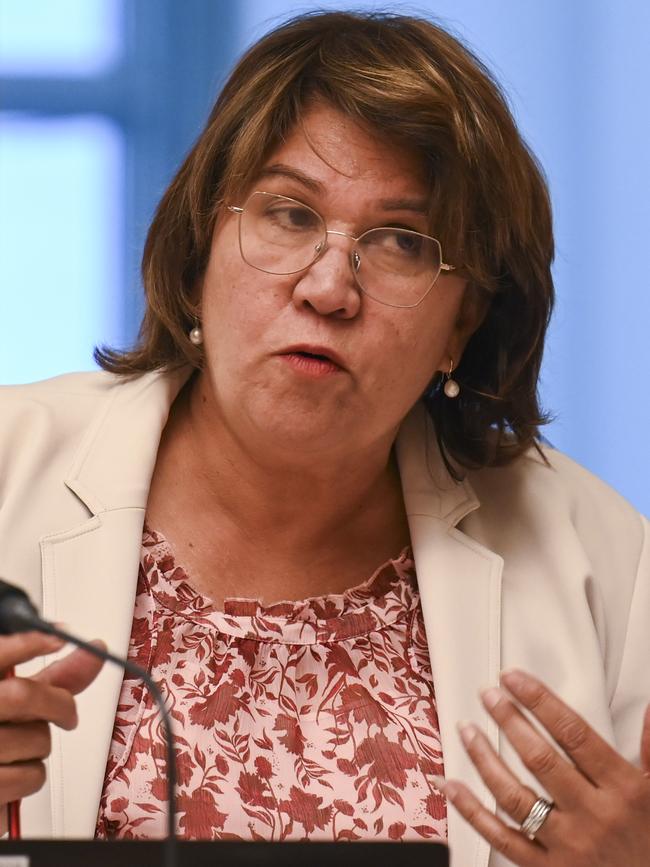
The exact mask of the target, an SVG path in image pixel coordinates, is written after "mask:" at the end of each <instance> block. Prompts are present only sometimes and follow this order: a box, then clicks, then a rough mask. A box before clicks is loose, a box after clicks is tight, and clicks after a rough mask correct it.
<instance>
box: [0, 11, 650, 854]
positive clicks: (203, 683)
mask: <svg viewBox="0 0 650 867" xmlns="http://www.w3.org/2000/svg"><path fill="white" fill-rule="evenodd" d="M552 253H553V249H552V234H551V221H550V209H549V203H548V197H547V192H546V189H545V186H544V183H543V181H542V178H541V175H540V172H539V170H538V168H537V166H536V164H535V162H534V160H533V158H532V157H531V156H530V154H529V153H528V151H527V150H526V147H525V145H524V144H523V142H522V140H521V138H520V137H519V135H518V133H517V131H516V129H515V126H514V123H513V121H512V118H511V116H510V114H509V112H508V110H507V108H506V106H505V103H504V101H503V99H502V97H501V95H500V94H499V91H498V89H497V88H496V86H495V85H494V83H493V82H492V81H491V79H490V78H489V76H488V74H487V72H486V71H485V70H484V69H483V68H482V67H481V65H480V64H479V63H478V61H477V60H476V59H475V58H474V57H473V56H472V55H471V54H470V53H469V52H468V51H467V50H466V49H465V48H463V47H462V46H461V45H459V44H458V42H456V41H455V40H454V39H453V38H452V37H450V36H449V35H448V34H446V33H445V32H443V31H442V30H440V29H439V28H437V27H435V26H433V25H431V24H429V23H427V22H425V21H421V20H417V19H410V18H405V17H400V16H396V17H393V16H367V15H351V14H344V13H329V14H319V15H312V16H306V17H302V18H298V19H296V20H294V21H293V22H290V23H288V24H286V25H283V26H281V27H279V28H278V29H277V30H276V31H274V32H272V33H271V34H269V35H268V36H266V37H265V38H264V39H262V40H261V41H260V42H259V43H258V44H257V45H255V46H253V48H252V49H251V50H250V51H249V52H248V54H247V55H246V56H245V57H244V58H243V59H242V61H241V62H240V64H239V65H238V67H237V68H236V69H235V71H234V72H233V74H232V76H231V78H230V80H229V81H228V83H227V84H226V86H225V88H224V91H223V93H222V94H221V96H220V98H219V100H218V101H217V103H216V105H215V108H214V110H213V112H212V114H211V117H210V119H209V120H208V124H207V126H206V129H205V131H204V133H203V134H202V136H201V138H200V139H199V141H198V143H197V144H196V146H195V148H194V149H193V151H192V152H191V153H190V155H189V157H188V158H187V160H186V162H185V164H184V165H183V167H182V168H181V170H180V172H179V174H178V176H177V177H176V179H175V180H174V182H173V183H172V185H171V187H170V189H169V190H168V192H167V193H166V195H165V196H164V198H163V200H162V203H161V205H160V207H159V209H158V212H157V214H156V217H155V219H154V222H153V225H152V228H151V230H150V234H149V238H148V241H147V245H146V249H145V255H144V263H143V274H144V283H145V289H146V293H147V310H146V314H145V319H144V323H143V328H142V335H141V340H140V343H139V344H138V346H137V347H136V348H135V349H134V350H133V351H131V352H117V351H112V350H107V349H104V350H101V351H99V352H98V355H97V357H98V360H99V361H100V364H101V365H102V366H103V367H104V369H105V371H107V373H101V374H87V375H73V376H65V377H62V378H59V379H56V380H52V381H49V382H46V383H40V384H35V385H33V386H26V387H21V388H10V389H5V390H4V392H3V394H2V397H1V399H2V415H3V420H4V421H3V434H2V440H1V445H0V448H1V451H0V466H1V467H2V476H1V477H2V498H1V500H0V502H1V503H2V508H1V509H0V539H1V540H2V544H1V545H0V557H1V558H2V559H1V560H0V570H1V571H2V573H3V575H4V576H5V577H7V578H8V579H9V580H14V581H16V580H20V581H22V583H23V585H24V586H25V588H26V589H27V590H28V592H29V594H30V595H31V597H32V598H33V599H34V600H35V601H37V602H38V603H39V604H40V606H41V608H42V610H43V612H44V614H45V616H46V617H49V618H51V619H56V620H61V621H64V622H65V623H67V624H68V625H69V627H70V628H71V629H73V630H77V631H81V632H83V633H85V634H91V633H92V634H96V635H101V636H102V637H103V638H105V639H106V640H107V642H108V644H109V646H110V647H111V648H112V649H113V650H115V651H116V652H120V653H126V651H127V649H128V651H129V655H130V656H131V658H133V659H136V660H137V661H139V662H140V663H141V664H144V665H147V666H148V667H149V668H150V670H151V672H152V674H153V676H154V677H155V678H156V679H157V680H158V681H159V682H160V683H161V684H162V687H163V690H164V692H165V693H166V695H167V696H168V700H169V703H170V705H171V707H172V713H173V715H174V716H175V719H176V721H177V724H178V732H177V733H178V735H179V739H178V741H177V746H176V753H177V761H178V764H179V770H180V782H181V785H180V792H179V798H178V811H179V831H180V833H181V834H182V835H185V836H188V837H214V838H219V839H223V838H232V837H238V838H245V839H259V838H263V839H275V840H278V839H305V838H307V839H330V840H331V839H340V840H342V839H363V838H372V839H376V838H378V837H379V838H381V837H384V838H386V839H422V838H426V839H448V841H449V844H450V846H451V849H452V853H453V859H454V864H456V865H462V867H464V865H469V864H481V865H487V864H488V862H489V864H490V865H502V864H506V863H508V862H507V861H506V857H505V856H506V855H507V858H508V859H509V861H510V862H514V863H516V864H521V865H542V864H548V865H565V864H569V863H571V864H572V865H574V867H577V865H587V864H589V865H593V864H601V865H619V864H621V863H623V862H625V863H629V864H630V865H632V864H634V865H640V864H643V863H646V860H647V851H648V850H649V849H650V832H649V830H648V828H650V822H648V819H649V818H650V780H649V779H648V776H647V772H648V770H650V745H649V741H650V735H649V731H650V720H648V718H647V714H646V717H645V721H644V712H645V707H646V704H647V701H648V696H650V674H649V671H648V666H647V659H648V650H649V649H650V646H649V639H648V635H649V630H648V628H647V627H648V623H647V620H648V610H649V608H648V603H649V601H650V600H649V596H650V582H649V580H648V568H647V557H648V554H647V543H646V546H645V547H644V533H645V532H647V528H646V525H645V524H644V522H643V519H641V518H640V516H639V515H637V514H636V513H635V512H634V510H633V509H632V508H631V507H630V506H629V505H628V504H626V503H625V502H624V501H622V500H621V499H620V498H619V497H618V496H617V495H616V494H615V493H613V492H612V491H611V490H609V489H607V488H606V486H604V485H603V484H602V483H601V482H599V481H598V480H597V479H595V478H594V477H592V476H591V475H590V474H588V473H587V472H586V471H584V470H582V469H581V468H579V467H577V466H576V465H575V464H574V463H572V462H571V461H570V460H569V459H567V458H566V457H564V456H562V455H560V454H558V453H556V452H554V451H553V450H552V449H547V448H543V447H542V446H541V445H540V443H539V441H538V427H539V425H540V424H541V423H542V421H543V416H542V414H541V412H540V410H539V408H538V404H537V399H536V383H537V376H538V372H539V366H540V361H541V355H542V348H543V338H544V333H545V329H546V325H547V322H548V317H549V313H550V308H551V304H552V283H551V277H550V264H551V259H552ZM416 577H417V581H416ZM134 600H135V602H134ZM46 650H52V646H51V645H47V644H46V642H45V640H44V639H39V638H37V637H34V636H30V637H27V638H22V639H16V638H13V639H4V640H3V641H2V645H1V646H0V653H2V657H1V658H0V667H2V668H7V667H8V666H9V665H12V664H14V663H15V664H18V663H27V665H26V666H24V667H23V669H22V670H21V674H22V675H23V678H24V679H22V680H21V679H14V680H10V681H7V682H5V683H3V684H1V685H0V691H1V692H0V695H1V697H2V701H1V702H0V705H1V707H2V708H3V710H2V712H1V713H2V715H3V720H5V724H4V726H3V728H2V730H0V758H2V761H3V762H4V766H3V767H0V792H1V793H2V795H1V801H2V803H6V802H8V801H10V800H11V799H12V798H16V797H24V796H26V795H28V794H29V793H31V792H34V794H33V795H32V796H31V797H29V798H27V800H26V801H25V802H24V804H23V821H24V825H25V831H26V833H27V834H32V835H33V834H39V835H46V836H47V835H50V834H53V835H55V836H62V835H63V836H90V835H93V834H95V835H96V836H99V837H102V836H111V835H117V836H155V835H157V834H160V833H161V832H162V829H163V816H164V805H163V804H162V803H161V800H162V799H163V790H164V774H163V772H162V771H161V767H160V764H159V762H158V759H159V757H160V755H161V743H162V742H161V736H160V733H159V731H158V729H157V725H156V722H155V712H154V710H153V708H152V707H151V703H150V698H149V696H148V695H147V694H146V693H144V692H143V691H142V689H141V687H140V685H139V684H137V683H134V682H132V681H129V680H126V681H124V683H122V682H121V679H120V677H119V674H117V673H116V672H113V671H108V670H105V671H102V673H101V675H100V676H99V677H97V678H96V675H97V668H96V666H95V664H94V663H91V662H90V661H88V660H87V659H86V658H84V657H83V656H82V655H79V654H72V655H71V656H69V657H68V658H67V659H64V660H63V661H59V662H57V663H55V664H54V665H52V666H50V667H46V668H43V663H42V662H41V661H40V660H39V659H36V657H37V656H38V655H40V654H42V653H43V652H45V651H46ZM513 667H516V669H518V671H510V672H509V673H505V674H503V675H502V676H501V683H502V686H501V687H499V679H500V672H501V671H503V670H504V669H509V668H513ZM522 670H523V671H526V672H529V673H530V675H527V674H524V673H522ZM95 678H96V679H95ZM89 684H90V685H89ZM85 687H87V689H84V688H85ZM481 688H488V689H487V691H483V692H482V693H480V694H479V691H480V690H481ZM551 690H553V692H551ZM77 692H79V693H80V695H79V698H78V699H77V707H78V717H79V723H78V725H77V727H76V728H75V729H74V733H72V734H67V733H66V734H62V733H61V728H63V729H71V728H73V727H74V726H75V723H76V711H75V706H74V702H73V698H72V695H73V694H75V693H77ZM556 693H557V696H556ZM558 696H561V697H562V698H561V699H560V698H559V697H558ZM564 702H566V704H565V703H564ZM518 705H519V706H522V707H523V708H525V709H528V710H529V711H530V713H531V714H532V716H533V717H536V718H537V720H538V721H539V723H541V725H542V726H543V727H544V728H545V729H546V732H547V735H546V737H545V738H544V737H542V736H541V735H540V734H538V733H537V729H535V728H533V727H532V726H531V724H530V722H529V721H528V719H527V718H526V716H524V715H522V712H521V711H520V710H519V709H518ZM576 713H579V714H580V715H581V716H576ZM463 720H467V721H469V722H465V723H463V722H462V721H463ZM49 721H51V722H55V723H57V724H58V728H57V727H54V728H53V729H52V747H51V750H50V744H49V740H48V733H47V723H48V722H49ZM457 725H460V737H459V734H458V732H457V731H456V727H457ZM562 751H564V753H563V752H562ZM48 753H49V754H50V758H49V760H48V762H49V770H48V785H44V783H43V770H42V764H41V762H40V760H41V759H42V758H43V757H44V756H46V755H47V754H48ZM107 754H108V759H107ZM565 754H566V755H565ZM80 755H83V756H84V761H83V767H80V764H81V763H80V761H79V756H80ZM86 757H87V758H86ZM16 763H18V764H16ZM495 803H496V806H497V807H498V808H499V815H498V817H496V816H495V815H494V814H493V810H494V807H495ZM452 805H453V807H452ZM453 808H456V809H453ZM465 820H467V823H466V822H465ZM477 832H478V833H477Z"/></svg>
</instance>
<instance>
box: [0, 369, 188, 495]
mask: <svg viewBox="0 0 650 867" xmlns="http://www.w3.org/2000/svg"><path fill="white" fill-rule="evenodd" d="M170 379H171V380H173V379H174V377H173V376H172V375H167V374H165V373H163V372H160V371H156V372H152V373H144V374H141V375H139V376H137V377H132V378H127V377H119V376H116V375H114V374H110V373H106V372H104V371H97V372H93V373H69V374H65V375H63V376H57V377H54V378H52V379H47V380H43V381H41V382H33V383H30V384H28V385H5V386H1V387H0V419H1V421H0V481H1V482H3V484H4V483H6V482H7V481H9V480H10V479H11V477H12V476H13V475H15V473H16V472H17V471H18V469H19V468H20V467H21V468H22V469H23V470H26V469H27V467H28V466H31V467H32V468H36V467H38V466H39V465H42V464H52V463H53V462H54V461H57V460H61V461H67V460H72V455H73V454H74V453H75V451H76V449H77V447H78V446H79V444H80V443H81V442H82V441H83V439H84V437H85V436H86V435H90V434H92V431H93V429H94V428H95V427H97V426H98V425H101V424H102V420H103V419H104V418H106V417H107V416H110V417H112V416H113V415H114V416H115V424H116V426H117V427H120V426H121V428H122V431H123V432H125V431H126V429H127V428H128V425H129V422H131V423H133V422H134V421H135V420H136V418H137V417H140V416H141V415H142V414H145V413H146V410H147V407H148V406H149V405H150V404H151V403H154V404H156V407H157V404H161V407H162V408H161V410H160V412H161V413H164V412H166V411H168V408H169V406H168V400H169V399H168V394H167V392H168V391H169V387H168V380H170ZM174 388H176V386H175V385H174ZM172 391H173V389H172Z"/></svg>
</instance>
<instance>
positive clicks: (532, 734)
mask: <svg viewBox="0 0 650 867" xmlns="http://www.w3.org/2000/svg"><path fill="white" fill-rule="evenodd" d="M481 699H482V701H483V704H484V705H485V707H486V709H487V711H488V713H489V714H490V715H491V716H492V718H493V719H495V720H496V721H497V722H498V724H499V727H500V729H501V730H502V731H503V733H504V734H505V736H506V737H507V738H508V741H509V742H510V743H511V744H512V746H513V747H514V748H515V750H516V751H517V754H518V755H519V758H520V759H521V761H522V762H523V764H524V765H525V766H526V767H527V768H528V770H529V771H530V772H531V774H533V776H534V777H535V778H536V779H538V780H539V781H540V783H541V784H542V785H543V786H544V788H545V789H546V791H547V792H549V793H550V795H551V797H552V798H553V800H554V801H555V802H556V804H557V805H558V806H559V807H560V808H562V809H564V810H571V809H572V808H573V807H575V805H576V804H581V803H583V802H584V800H585V797H586V796H587V794H588V791H589V790H590V789H592V788H593V786H592V783H591V782H590V781H589V780H587V779H586V778H585V777H584V776H583V775H582V774H581V773H580V772H579V771H578V770H577V769H576V768H575V767H574V766H573V765H572V764H570V763H569V762H568V761H567V760H566V759H565V758H564V757H563V756H561V755H560V753H559V752H558V751H557V750H556V749H555V748H554V747H553V746H552V744H550V743H549V742H548V740H547V739H546V738H544V737H542V735H541V734H540V732H539V731H537V729H536V728H535V727H534V726H533V725H532V723H531V722H530V720H528V719H526V717H525V716H524V715H523V713H522V712H521V711H520V710H519V708H518V707H517V706H516V705H515V704H514V702H513V701H511V699H510V698H509V697H508V695H507V694H506V693H505V692H504V691H503V690H501V689H497V688H492V689H487V690H484V691H483V692H482V693H481ZM531 806H532V805H531Z"/></svg>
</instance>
